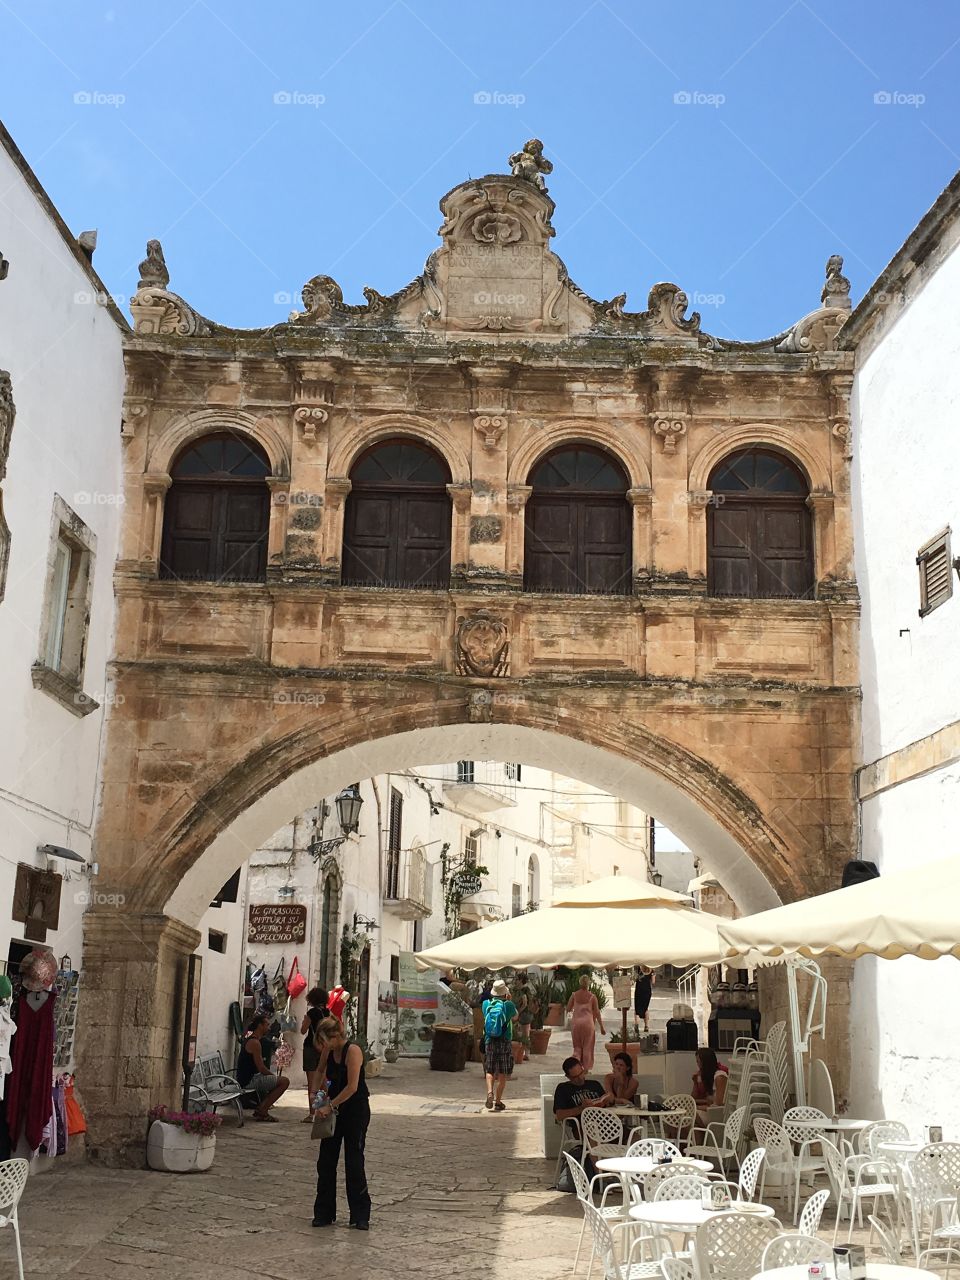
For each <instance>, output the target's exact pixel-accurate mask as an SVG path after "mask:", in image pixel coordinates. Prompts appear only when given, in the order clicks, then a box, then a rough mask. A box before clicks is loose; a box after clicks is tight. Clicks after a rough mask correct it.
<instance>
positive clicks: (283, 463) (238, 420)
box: [146, 409, 290, 480]
mask: <svg viewBox="0 0 960 1280" xmlns="http://www.w3.org/2000/svg"><path fill="white" fill-rule="evenodd" d="M234 428H235V429H237V430H238V431H239V432H240V433H241V434H242V435H248V436H250V438H251V439H252V440H255V441H256V442H257V444H259V445H260V447H261V449H263V451H264V453H265V454H266V455H267V457H268V458H269V459H270V472H271V474H272V475H273V476H275V477H276V478H277V479H280V480H288V479H289V478H290V446H289V443H288V442H287V441H286V440H284V439H283V437H282V436H281V435H280V433H279V431H277V429H276V427H275V426H274V425H273V423H272V422H270V421H269V419H267V418H258V417H257V416H256V414H253V413H250V412H249V411H248V410H246V409H200V410H198V411H197V412H195V413H188V414H185V415H184V416H183V417H181V418H175V419H174V420H173V421H172V422H170V423H168V424H167V426H166V427H164V428H163V429H162V430H160V431H159V432H158V433H157V438H156V439H155V440H154V441H153V443H152V444H151V446H150V452H149V453H148V455H147V467H146V470H147V472H148V474H149V475H151V476H160V475H169V474H170V467H171V465H172V463H173V460H174V458H175V457H176V456H177V454H178V453H179V452H180V450H181V449H182V448H183V447H184V445H187V444H189V443H190V441H191V440H195V439H199V437H200V436H206V435H212V434H213V433H214V432H217V431H230V430H232V429H234Z"/></svg>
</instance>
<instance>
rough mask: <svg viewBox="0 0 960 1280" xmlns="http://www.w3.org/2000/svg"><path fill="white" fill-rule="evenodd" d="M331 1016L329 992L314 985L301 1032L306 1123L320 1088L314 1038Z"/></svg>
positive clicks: (311, 1114) (318, 1052) (311, 1115)
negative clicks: (305, 1079) (305, 1083)
mask: <svg viewBox="0 0 960 1280" xmlns="http://www.w3.org/2000/svg"><path fill="white" fill-rule="evenodd" d="M329 1017H330V1011H329V1010H328V1009H327V993H326V992H325V991H324V990H323V988H322V987H314V988H313V989H312V990H311V991H308V992H307V1012H306V1013H305V1014H304V1015H303V1021H302V1022H301V1023H300V1034H301V1035H302V1036H303V1070H304V1072H305V1073H306V1077H307V1114H306V1115H305V1116H304V1117H303V1122H304V1124H306V1123H307V1122H308V1121H310V1120H312V1119H313V1112H312V1111H311V1110H310V1104H311V1102H312V1101H313V1095H314V1094H315V1093H316V1092H317V1090H318V1089H319V1088H320V1079H319V1077H320V1051H319V1050H318V1049H317V1047H316V1045H315V1044H314V1042H313V1038H314V1036H315V1035H316V1033H317V1027H318V1026H319V1025H320V1023H321V1022H322V1021H323V1019H324V1018H329Z"/></svg>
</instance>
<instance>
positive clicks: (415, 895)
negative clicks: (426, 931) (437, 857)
mask: <svg viewBox="0 0 960 1280" xmlns="http://www.w3.org/2000/svg"><path fill="white" fill-rule="evenodd" d="M432 903H433V877H432V875H431V874H430V865H429V863H428V862H427V854H426V851H425V850H424V849H398V850H396V851H395V852H394V851H390V852H388V854H387V864H386V875H385V876H384V886H383V907H384V910H385V911H391V912H392V913H393V914H394V915H397V916H399V917H400V918H401V920H426V918H427V917H428V916H429V915H430V912H431V910H432Z"/></svg>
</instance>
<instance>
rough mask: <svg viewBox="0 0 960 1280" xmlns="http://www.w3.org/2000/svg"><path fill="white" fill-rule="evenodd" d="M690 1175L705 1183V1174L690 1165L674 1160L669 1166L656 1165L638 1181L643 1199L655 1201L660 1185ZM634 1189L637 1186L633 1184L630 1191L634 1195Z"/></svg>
mask: <svg viewBox="0 0 960 1280" xmlns="http://www.w3.org/2000/svg"><path fill="white" fill-rule="evenodd" d="M691 1174H692V1175H693V1176H694V1177H697V1178H701V1179H703V1181H704V1182H706V1181H707V1176H706V1174H704V1173H701V1172H700V1170H699V1169H697V1168H696V1167H695V1166H694V1165H692V1164H687V1165H685V1164H684V1163H683V1161H682V1160H674V1161H672V1162H671V1163H670V1164H658V1165H657V1166H656V1168H654V1169H651V1170H650V1172H649V1173H645V1174H644V1175H643V1177H642V1179H641V1180H640V1187H642V1189H643V1199H644V1200H647V1201H649V1200H656V1198H657V1188H658V1187H659V1186H660V1185H661V1183H664V1182H669V1181H671V1180H672V1179H673V1178H680V1177H684V1176H689V1175H691ZM635 1189H639V1188H637V1184H635V1183H634V1184H632V1186H631V1191H633V1192H634V1194H635ZM697 1194H698V1195H699V1194H700V1193H699V1192H697ZM637 1202H638V1203H639V1198H637Z"/></svg>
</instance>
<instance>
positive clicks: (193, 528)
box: [160, 431, 270, 582]
mask: <svg viewBox="0 0 960 1280" xmlns="http://www.w3.org/2000/svg"><path fill="white" fill-rule="evenodd" d="M269 474H270V462H269V459H268V458H267V456H266V454H265V453H264V452H263V450H262V449H261V448H260V447H259V445H257V444H255V443H254V442H253V441H252V440H248V439H247V438H246V437H244V436H241V435H239V434H236V435H235V434H233V433H231V432H228V431H224V432H218V433H217V434H216V435H210V436H204V437H202V438H201V439H199V440H194V441H192V442H191V443H190V444H188V445H187V446H186V448H184V449H183V450H181V452H180V453H179V455H178V456H177V458H176V461H175V462H174V464H173V466H172V467H171V468H170V475H171V479H172V482H173V483H172V484H171V486H170V489H169V491H168V493H167V500H166V503H165V504H164V511H163V540H162V543H161V550H160V577H161V578H180V579H185V580H191V579H193V580H197V581H202V582H262V581H263V580H264V579H265V578H266V573H267V536H268V532H269V525H270V490H269V488H268V487H267V476H268V475H269Z"/></svg>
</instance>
